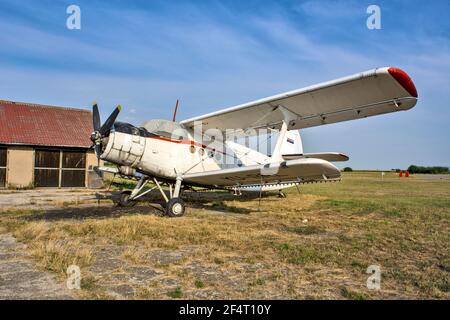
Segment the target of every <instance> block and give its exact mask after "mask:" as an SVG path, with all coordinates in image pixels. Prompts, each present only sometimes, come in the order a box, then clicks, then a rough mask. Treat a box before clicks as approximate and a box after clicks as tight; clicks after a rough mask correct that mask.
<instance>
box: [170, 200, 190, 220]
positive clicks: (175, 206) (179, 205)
mask: <svg viewBox="0 0 450 320" xmlns="http://www.w3.org/2000/svg"><path fill="white" fill-rule="evenodd" d="M185 211H186V206H185V204H184V201H183V200H181V199H180V198H172V199H170V200H169V202H168V203H167V205H166V214H167V215H168V216H169V217H171V218H176V217H182V216H183V215H184V213H185Z"/></svg>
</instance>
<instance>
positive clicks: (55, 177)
mask: <svg viewBox="0 0 450 320" xmlns="http://www.w3.org/2000/svg"><path fill="white" fill-rule="evenodd" d="M34 162H35V163H34V185H35V187H62V188H68V187H85V185H86V183H85V181H86V153H85V152H83V151H61V150H36V151H35V161H34Z"/></svg>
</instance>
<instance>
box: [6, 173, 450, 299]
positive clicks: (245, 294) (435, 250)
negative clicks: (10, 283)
mask: <svg viewBox="0 0 450 320" xmlns="http://www.w3.org/2000/svg"><path fill="white" fill-rule="evenodd" d="M193 196H194V195H193ZM189 203H190V208H189V209H188V213H187V215H186V216H185V217H182V218H178V219H170V218H167V217H161V216H159V215H158V211H157V210H153V209H151V208H150V207H149V206H148V205H146V204H142V205H140V206H138V207H135V208H127V209H121V210H118V209H115V210H111V209H110V208H106V209H105V208H88V209H85V208H84V209H79V211H77V209H76V208H74V209H73V210H68V211H67V213H61V212H57V213H56V212H51V211H50V212H37V211H28V212H15V211H10V212H7V213H2V214H1V215H0V226H1V227H2V228H3V231H4V232H12V233H13V234H14V236H15V237H16V238H17V239H18V240H19V241H22V242H24V243H25V244H27V250H28V251H29V252H30V253H31V255H32V257H33V259H34V260H35V263H36V264H37V266H38V267H39V268H42V269H45V270H50V271H52V272H55V273H57V274H58V275H59V276H60V277H59V278H60V280H61V281H62V282H65V270H66V268H67V267H68V266H69V265H71V264H77V265H79V266H80V267H81V270H82V290H80V291H79V292H78V295H79V297H80V298H131V299H133V298H138V299H171V298H194V299H199V298H207V299H214V298H224V299H230V298H233V299H234V298H236V299H245V298H254V299H266V298H286V299H305V298H306V299H324V298H331V299H378V298H381V299H390V298H412V299H421V298H437V299H448V298H450V293H449V289H450V288H449V272H450V257H449V244H450V241H449V240H450V238H449V227H450V223H449V222H450V181H449V180H440V179H422V178H420V177H410V178H408V179H406V178H402V179H400V178H398V177H397V176H395V175H394V174H391V173H389V174H387V175H386V176H385V178H384V181H381V177H380V174H379V173H346V174H344V175H343V180H342V182H340V183H327V184H313V185H304V186H302V187H301V194H300V195H299V194H298V193H297V190H296V189H295V188H294V189H292V190H288V198H287V199H280V198H278V197H276V196H274V195H272V196H266V197H264V198H263V199H262V201H261V205H260V210H258V199H257V198H256V199H255V198H251V197H242V198H234V197H233V196H231V195H228V194H226V193H221V192H217V193H205V194H203V193H202V194H195V197H192V198H191V200H190V202H189ZM105 210H106V211H105ZM0 229H1V228H0ZM369 265H378V266H380V268H381V289H380V290H369V289H368V288H367V287H366V281H367V278H368V277H369V274H367V273H366V270H367V267H368V266H369Z"/></svg>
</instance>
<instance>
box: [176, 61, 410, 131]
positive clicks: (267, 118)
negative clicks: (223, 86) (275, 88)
mask: <svg viewBox="0 0 450 320" xmlns="http://www.w3.org/2000/svg"><path fill="white" fill-rule="evenodd" d="M417 97H418V95H417V90H416V88H415V86H414V83H413V81H412V80H411V78H410V77H409V76H408V75H407V74H406V73H405V72H404V71H402V70H400V69H397V68H392V67H391V68H389V67H387V68H379V69H374V70H370V71H366V72H363V73H359V74H356V75H353V76H349V77H344V78H340V79H337V80H333V81H329V82H325V83H321V84H318V85H313V86H310V87H306V88H303V89H298V90H294V91H290V92H286V93H282V94H279V95H275V96H272V97H268V98H265V99H261V100H257V101H253V102H250V103H246V104H242V105H239V106H236V107H232V108H228V109H224V110H220V111H217V112H213V113H209V114H206V115H203V116H199V117H195V118H191V119H188V120H184V121H182V122H181V124H183V125H184V126H185V127H187V128H193V127H194V124H195V125H196V123H195V122H196V121H201V122H202V131H203V132H205V131H206V130H208V129H219V130H220V131H224V130H226V129H243V130H247V129H251V128H253V129H257V128H274V129H278V128H280V126H281V122H282V121H283V120H284V119H286V112H287V113H289V115H290V117H289V123H288V129H289V130H294V129H302V128H308V127H314V126H319V125H324V124H329V123H336V122H341V121H347V120H353V119H359V118H365V117H369V116H374V115H379V114H384V113H389V112H395V111H401V110H408V109H410V108H412V107H414V106H415V104H416V102H417Z"/></svg>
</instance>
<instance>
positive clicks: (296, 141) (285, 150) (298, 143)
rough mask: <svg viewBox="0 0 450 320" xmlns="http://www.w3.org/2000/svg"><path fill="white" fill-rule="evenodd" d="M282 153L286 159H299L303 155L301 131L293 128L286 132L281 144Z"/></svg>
mask: <svg viewBox="0 0 450 320" xmlns="http://www.w3.org/2000/svg"><path fill="white" fill-rule="evenodd" d="M281 155H282V156H283V159H285V160H292V159H298V158H300V157H301V156H302V155H303V144H302V138H301V137H300V131H298V130H291V131H288V132H287V133H286V137H285V140H284V141H283V144H282V146H281Z"/></svg>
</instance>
